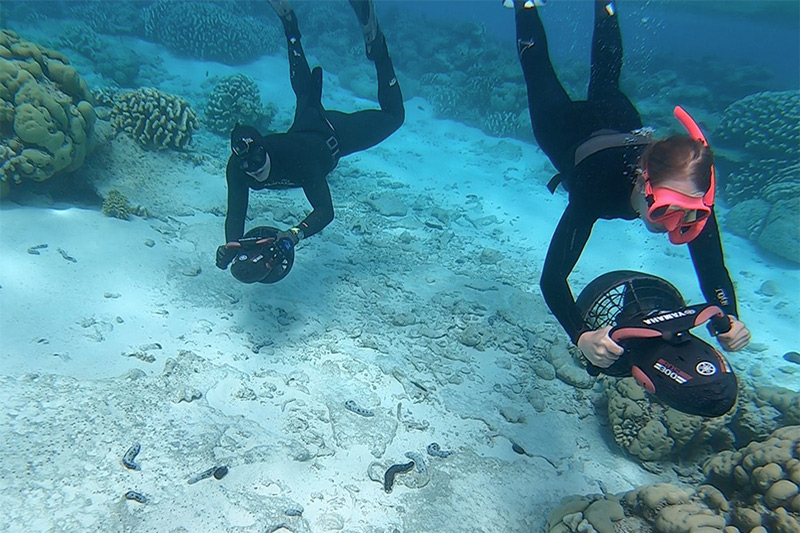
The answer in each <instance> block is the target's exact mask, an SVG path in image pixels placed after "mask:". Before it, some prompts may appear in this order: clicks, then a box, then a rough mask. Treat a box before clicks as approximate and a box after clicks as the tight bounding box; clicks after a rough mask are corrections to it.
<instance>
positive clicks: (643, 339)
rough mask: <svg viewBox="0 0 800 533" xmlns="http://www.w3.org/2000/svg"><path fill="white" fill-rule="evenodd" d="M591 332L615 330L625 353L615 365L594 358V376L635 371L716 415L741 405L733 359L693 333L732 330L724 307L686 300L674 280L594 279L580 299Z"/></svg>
mask: <svg viewBox="0 0 800 533" xmlns="http://www.w3.org/2000/svg"><path fill="white" fill-rule="evenodd" d="M576 303H577V305H578V308H579V309H580V310H581V314H582V316H583V320H584V322H585V323H586V324H587V326H588V327H589V328H591V329H593V330H594V329H599V328H602V327H604V326H612V328H611V331H610V332H609V335H610V337H611V339H613V340H614V341H615V342H616V343H617V344H619V345H620V346H622V347H623V348H624V349H625V352H624V353H623V355H622V356H620V358H619V359H617V361H616V362H614V363H613V364H612V365H611V366H609V367H608V368H600V367H597V366H595V365H593V364H591V363H587V371H588V372H589V374H591V375H595V376H596V375H598V374H600V373H603V374H606V375H609V376H614V377H627V376H633V378H634V379H635V380H636V382H637V383H638V384H639V385H641V386H642V387H643V388H644V389H645V390H646V391H647V392H649V393H650V394H652V395H654V396H655V397H656V398H658V399H659V400H661V401H662V402H663V403H665V404H666V405H668V406H670V407H673V408H675V409H677V410H679V411H682V412H684V413H688V414H693V415H700V416H707V417H717V416H722V415H724V414H725V413H727V412H728V411H730V409H731V408H732V407H733V405H734V404H735V403H736V396H737V394H738V384H737V381H736V376H735V375H734V373H733V371H732V369H731V366H730V364H729V363H728V361H727V359H725V357H724V356H723V355H722V354H721V353H720V352H719V351H718V350H717V349H716V348H714V347H713V346H711V345H709V344H708V343H707V342H705V341H703V340H701V339H699V338H698V337H696V336H694V335H693V334H692V333H691V332H690V330H692V329H693V328H696V327H698V326H700V325H702V324H706V325H707V328H708V330H709V333H711V335H713V336H716V335H718V334H720V333H725V332H727V331H728V330H730V320H729V319H728V316H727V315H726V314H725V312H724V311H723V310H722V309H720V308H719V307H718V306H716V305H713V304H708V303H703V304H697V305H688V306H687V305H686V302H685V301H684V299H683V296H682V295H681V293H680V292H679V291H678V289H676V288H675V287H674V286H673V285H672V284H670V283H669V282H668V281H666V280H664V279H661V278H659V277H656V276H652V275H650V274H644V273H641V272H635V271H630V270H618V271H613V272H609V273H607V274H603V275H602V276H600V277H598V278H597V279H595V280H593V281H592V282H591V283H589V284H588V285H587V286H586V287H585V288H584V289H583V291H581V293H580V295H579V296H578V299H577V302H576Z"/></svg>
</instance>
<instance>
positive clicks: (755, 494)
mask: <svg viewBox="0 0 800 533" xmlns="http://www.w3.org/2000/svg"><path fill="white" fill-rule="evenodd" d="M703 472H704V473H705V475H706V477H707V480H708V482H709V483H711V484H713V485H714V486H716V487H718V488H719V489H720V490H721V491H722V492H723V493H724V494H725V495H726V496H727V498H728V499H729V500H730V501H731V503H732V504H733V505H732V507H734V509H733V510H732V512H731V519H730V525H733V526H735V527H737V528H738V530H739V531H751V530H752V529H753V528H755V527H757V526H766V527H768V528H769V530H770V531H776V532H786V533H788V532H796V531H800V494H798V493H799V492H800V488H798V486H800V426H787V427H784V428H781V429H778V430H777V431H775V432H774V433H773V434H772V435H771V436H770V437H769V438H768V439H766V440H764V441H763V442H752V443H750V444H748V445H747V446H746V447H745V448H743V449H741V450H737V451H726V452H721V453H719V454H717V455H716V456H715V457H713V458H711V459H710V460H709V461H707V462H706V464H705V465H704V466H703Z"/></svg>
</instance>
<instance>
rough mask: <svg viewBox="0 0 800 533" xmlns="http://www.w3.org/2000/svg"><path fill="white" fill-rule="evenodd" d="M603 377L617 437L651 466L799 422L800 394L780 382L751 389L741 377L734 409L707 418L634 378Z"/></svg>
mask: <svg viewBox="0 0 800 533" xmlns="http://www.w3.org/2000/svg"><path fill="white" fill-rule="evenodd" d="M601 380H602V383H603V386H604V389H605V393H606V395H607V398H608V411H607V412H608V419H609V422H610V423H611V428H612V431H613V434H614V440H615V441H616V442H617V444H619V445H620V446H622V447H623V448H625V449H626V450H627V451H628V452H629V453H630V454H631V455H633V456H635V457H637V458H638V459H639V460H641V461H643V462H644V463H645V466H647V467H648V468H650V469H655V470H658V465H657V463H659V462H661V461H665V460H668V459H674V458H677V457H678V456H680V457H681V458H682V459H684V460H687V459H689V460H691V459H698V458H702V457H703V456H704V454H705V455H706V456H708V455H709V454H711V453H713V452H718V451H720V450H724V449H730V448H733V447H734V446H736V445H745V444H748V443H749V442H751V441H753V440H756V439H763V438H765V437H766V436H768V435H769V434H770V433H772V432H773V431H775V430H776V429H777V428H779V427H782V426H786V425H795V424H800V393H798V392H794V391H791V390H788V389H784V388H781V387H755V388H753V387H751V386H750V385H749V384H748V383H747V382H746V381H745V380H741V379H740V380H739V381H740V383H739V398H738V400H737V403H736V406H735V407H734V408H733V409H732V410H731V412H730V413H728V414H727V415H725V416H723V417H719V418H703V417H699V416H693V415H687V414H684V413H681V412H679V411H676V410H675V409H672V408H670V407H666V406H663V405H661V404H660V403H659V402H658V401H657V400H655V399H654V398H653V397H652V396H650V395H648V394H647V393H645V391H644V389H642V387H640V386H639V385H638V384H637V383H636V381H635V380H634V379H633V378H624V379H620V380H617V379H614V378H608V377H603V378H601Z"/></svg>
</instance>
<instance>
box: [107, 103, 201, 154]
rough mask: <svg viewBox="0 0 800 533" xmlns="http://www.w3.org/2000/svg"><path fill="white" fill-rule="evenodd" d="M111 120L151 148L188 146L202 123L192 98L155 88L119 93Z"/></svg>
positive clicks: (118, 127) (117, 128) (115, 125)
mask: <svg viewBox="0 0 800 533" xmlns="http://www.w3.org/2000/svg"><path fill="white" fill-rule="evenodd" d="M111 124H112V125H113V126H114V128H115V129H116V130H117V131H124V132H126V133H128V134H129V135H130V136H131V137H133V138H134V139H135V140H136V141H137V142H138V143H139V144H141V145H142V146H143V147H144V148H148V149H151V150H166V149H167V148H174V149H178V150H181V149H184V148H186V146H188V144H189V142H191V140H192V133H194V131H195V130H196V129H197V126H198V122H197V115H196V114H195V112H194V110H193V109H192V108H191V106H190V105H189V102H187V101H186V100H184V99H183V98H181V97H179V96H174V95H171V94H167V93H163V92H161V91H159V90H158V89H151V88H143V89H138V90H136V91H131V92H127V93H124V94H122V95H119V96H118V97H117V98H116V99H115V100H114V107H113V108H112V110H111Z"/></svg>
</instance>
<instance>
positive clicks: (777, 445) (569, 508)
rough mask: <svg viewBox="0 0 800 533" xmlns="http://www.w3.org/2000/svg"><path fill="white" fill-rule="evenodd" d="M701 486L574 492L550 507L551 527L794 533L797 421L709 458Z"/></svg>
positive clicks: (798, 524) (605, 532) (799, 445)
mask: <svg viewBox="0 0 800 533" xmlns="http://www.w3.org/2000/svg"><path fill="white" fill-rule="evenodd" d="M703 470H704V474H705V476H706V479H705V481H704V484H700V485H699V486H697V487H694V488H693V487H679V486H676V485H672V484H668V483H658V484H655V485H645V486H643V487H639V488H637V489H634V490H632V491H630V492H627V493H624V494H619V495H610V494H595V495H589V496H570V497H568V498H565V499H564V500H562V502H561V504H560V505H559V506H558V507H557V508H555V509H553V511H551V512H550V514H549V515H548V519H547V523H548V526H547V531H548V533H577V532H588V533H622V532H634V531H636V532H640V533H713V532H720V533H721V532H724V533H744V532H750V533H765V532H766V531H771V532H774V533H796V532H797V531H800V494H799V492H800V489H799V488H798V485H800V426H788V427H784V428H780V429H778V430H776V431H775V432H774V433H773V434H772V435H771V436H769V438H767V439H766V440H764V441H763V442H753V443H751V444H749V445H748V446H747V447H745V448H743V449H741V450H739V451H735V452H733V451H726V452H721V453H719V454H717V455H716V456H714V457H713V458H711V459H710V460H709V461H707V462H706V464H705V466H704V469H703Z"/></svg>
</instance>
